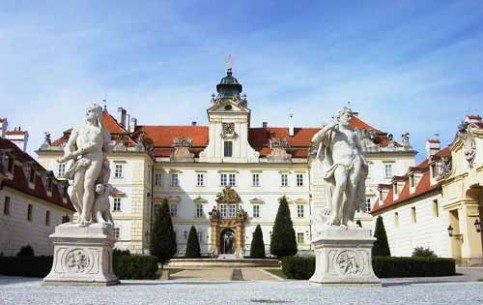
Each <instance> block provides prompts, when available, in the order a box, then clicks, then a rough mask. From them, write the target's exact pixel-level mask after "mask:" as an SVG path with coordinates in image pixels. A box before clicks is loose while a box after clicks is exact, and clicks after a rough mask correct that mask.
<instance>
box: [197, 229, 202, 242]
mask: <svg viewBox="0 0 483 305" xmlns="http://www.w3.org/2000/svg"><path fill="white" fill-rule="evenodd" d="M198 241H199V243H200V244H201V243H202V242H203V232H201V231H200V232H198Z"/></svg>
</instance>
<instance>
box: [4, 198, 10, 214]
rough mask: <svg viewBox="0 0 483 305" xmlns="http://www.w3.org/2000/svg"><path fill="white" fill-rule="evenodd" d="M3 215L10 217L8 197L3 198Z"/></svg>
mask: <svg viewBox="0 0 483 305" xmlns="http://www.w3.org/2000/svg"><path fill="white" fill-rule="evenodd" d="M3 214H5V215H10V197H8V196H5V203H4V206H3Z"/></svg>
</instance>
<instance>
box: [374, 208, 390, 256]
mask: <svg viewBox="0 0 483 305" xmlns="http://www.w3.org/2000/svg"><path fill="white" fill-rule="evenodd" d="M374 237H375V238H376V239H377V240H376V241H375V242H374V246H373V247H372V256H391V250H390V249H389V244H388V242H387V235H386V229H385V228H384V221H383V220H382V217H381V216H379V217H377V220H376V229H375V230H374Z"/></svg>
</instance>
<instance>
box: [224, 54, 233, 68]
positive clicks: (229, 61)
mask: <svg viewBox="0 0 483 305" xmlns="http://www.w3.org/2000/svg"><path fill="white" fill-rule="evenodd" d="M225 64H226V71H228V72H231V71H232V69H233V57H232V56H231V54H228V55H227V56H225Z"/></svg>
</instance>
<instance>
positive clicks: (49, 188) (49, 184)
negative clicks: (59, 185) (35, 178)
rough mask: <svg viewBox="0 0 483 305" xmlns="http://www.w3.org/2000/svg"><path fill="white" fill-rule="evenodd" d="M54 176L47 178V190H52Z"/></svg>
mask: <svg viewBox="0 0 483 305" xmlns="http://www.w3.org/2000/svg"><path fill="white" fill-rule="evenodd" d="M53 183H54V182H53V181H52V178H50V177H48V178H47V192H52V185H53Z"/></svg>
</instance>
